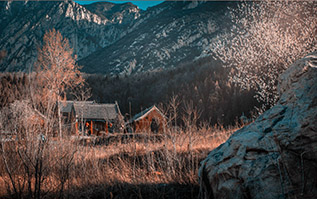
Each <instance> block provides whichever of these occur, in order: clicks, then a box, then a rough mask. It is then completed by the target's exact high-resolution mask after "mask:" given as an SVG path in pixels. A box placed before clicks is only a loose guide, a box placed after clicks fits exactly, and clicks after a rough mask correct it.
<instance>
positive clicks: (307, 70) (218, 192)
mask: <svg viewBox="0 0 317 199" xmlns="http://www.w3.org/2000/svg"><path fill="white" fill-rule="evenodd" d="M279 92H280V96H281V97H280V100H279V102H278V103H277V104H276V105H275V106H274V107H273V108H271V109H270V110H268V111H266V112H265V113H264V114H263V115H261V116H260V117H259V118H258V119H257V120H256V121H255V122H253V123H252V124H250V125H248V126H246V127H244V128H242V129H240V130H238V131H236V132H235V133H234V134H233V135H232V136H231V137H230V138H229V139H228V140H227V141H226V142H225V143H224V144H222V145H220V146H219V147H218V148H216V149H215V150H213V151H212V152H211V153H210V154H209V155H208V157H207V158H206V159H205V160H204V161H202V164H201V165H202V166H201V167H200V169H199V182H200V198H204V199H205V198H206V199H207V198H228V199H231V198H232V199H233V198H234V199H240V198H241V199H242V198H252V199H262V198H263V199H264V198H265V199H270V198H272V199H273V198H297V199H298V198H315V197H316V196H317V52H314V53H312V54H310V55H308V56H306V57H304V58H303V59H301V60H299V61H297V62H296V63H294V64H293V65H291V66H290V67H289V68H288V69H287V70H286V71H285V72H284V73H283V74H282V75H281V77H280V84H279Z"/></svg>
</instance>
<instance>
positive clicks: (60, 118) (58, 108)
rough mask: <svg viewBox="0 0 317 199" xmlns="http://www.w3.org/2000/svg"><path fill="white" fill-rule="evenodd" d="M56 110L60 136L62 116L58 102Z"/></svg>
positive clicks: (60, 134) (60, 135)
mask: <svg viewBox="0 0 317 199" xmlns="http://www.w3.org/2000/svg"><path fill="white" fill-rule="evenodd" d="M57 110H58V133H59V137H60V138H62V116H61V110H60V105H59V102H58V103H57Z"/></svg>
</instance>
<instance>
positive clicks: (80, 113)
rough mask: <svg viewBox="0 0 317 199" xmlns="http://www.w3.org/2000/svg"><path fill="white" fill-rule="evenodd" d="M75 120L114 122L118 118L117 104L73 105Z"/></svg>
mask: <svg viewBox="0 0 317 199" xmlns="http://www.w3.org/2000/svg"><path fill="white" fill-rule="evenodd" d="M74 108H75V113H76V117H77V118H81V117H82V118H83V119H91V120H106V121H107V120H114V119H116V118H118V116H119V115H121V113H120V109H119V106H118V104H94V103H92V104H85V103H74Z"/></svg>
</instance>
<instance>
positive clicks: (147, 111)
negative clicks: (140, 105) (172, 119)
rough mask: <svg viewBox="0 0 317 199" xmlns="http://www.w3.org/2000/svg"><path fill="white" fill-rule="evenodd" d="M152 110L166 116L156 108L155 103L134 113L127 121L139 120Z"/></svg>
mask: <svg viewBox="0 0 317 199" xmlns="http://www.w3.org/2000/svg"><path fill="white" fill-rule="evenodd" d="M153 110H156V111H157V112H158V113H159V114H160V115H161V116H162V117H163V118H166V116H165V115H164V114H163V113H162V112H161V111H160V109H158V108H157V107H156V106H155V105H153V106H151V107H149V108H147V109H145V110H144V111H141V112H140V113H138V114H136V115H135V116H134V117H133V118H131V119H130V120H129V123H131V122H133V121H139V120H141V119H143V118H145V117H146V116H147V115H148V114H149V113H150V112H152V111H153Z"/></svg>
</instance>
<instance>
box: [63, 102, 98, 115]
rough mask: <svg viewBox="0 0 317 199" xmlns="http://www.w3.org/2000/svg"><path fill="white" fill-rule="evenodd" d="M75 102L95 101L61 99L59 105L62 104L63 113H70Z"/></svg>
mask: <svg viewBox="0 0 317 199" xmlns="http://www.w3.org/2000/svg"><path fill="white" fill-rule="evenodd" d="M74 103H78V104H82V103H84V104H93V103H94V101H65V102H63V101H60V102H59V105H60V106H61V107H60V109H61V112H62V113H70V112H71V111H72V106H73V105H74Z"/></svg>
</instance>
